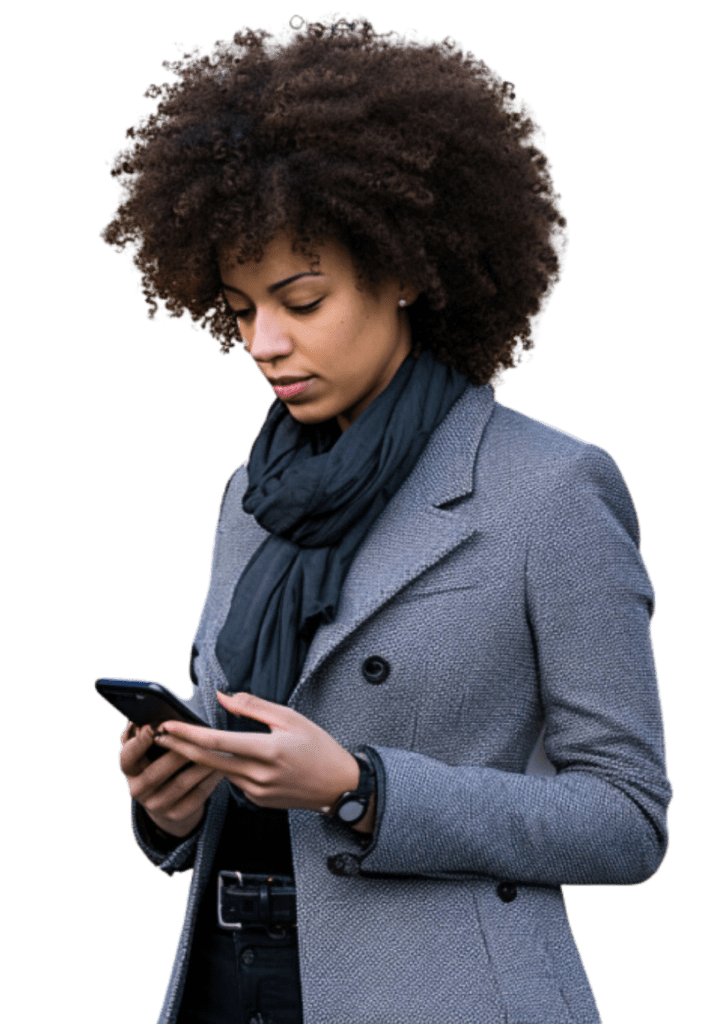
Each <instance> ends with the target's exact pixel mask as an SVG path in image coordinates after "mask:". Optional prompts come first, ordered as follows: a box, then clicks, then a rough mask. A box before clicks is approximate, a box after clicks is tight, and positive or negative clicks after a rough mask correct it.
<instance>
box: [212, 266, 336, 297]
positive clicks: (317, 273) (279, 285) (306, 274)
mask: <svg viewBox="0 0 703 1024" xmlns="http://www.w3.org/2000/svg"><path fill="white" fill-rule="evenodd" d="M300 277H322V274H321V273H320V271H319V270H305V271H303V273H302V274H293V276H292V277H286V278H284V279H283V281H276V283H275V284H271V285H269V287H268V288H267V289H266V290H267V292H268V293H269V295H273V293H274V292H277V291H278V289H279V288H285V286H286V285H287V284H292V283H293V281H297V280H298V278H300ZM220 284H221V285H222V287H223V288H225V289H226V290H227V291H228V292H239V294H240V295H244V292H243V291H241V289H239V288H233V287H232V285H231V284H225V282H224V281H220Z"/></svg>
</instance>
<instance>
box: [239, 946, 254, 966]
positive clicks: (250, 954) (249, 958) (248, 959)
mask: <svg viewBox="0 0 703 1024" xmlns="http://www.w3.org/2000/svg"><path fill="white" fill-rule="evenodd" d="M255 960H256V954H255V953H254V950H253V949H245V950H244V952H243V953H242V963H243V964H246V965H247V967H251V965H252V964H253V963H254V961H255Z"/></svg>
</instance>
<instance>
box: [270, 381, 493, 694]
mask: <svg viewBox="0 0 703 1024" xmlns="http://www.w3.org/2000/svg"><path fill="white" fill-rule="evenodd" d="M494 405H495V401H494V396H493V389H492V388H491V387H490V385H484V386H483V387H469V388H468V390H467V391H465V392H464V394H463V395H462V397H461V398H460V399H458V401H457V402H456V403H455V405H454V406H453V407H452V409H451V410H450V411H449V413H448V414H447V416H446V417H445V418H444V420H443V421H442V423H441V424H440V426H439V427H438V428H437V430H436V431H435V432H434V434H433V435H432V437H431V438H430V441H429V442H428V444H427V447H426V448H425V450H424V451H423V453H422V455H421V456H420V458H419V459H418V462H417V465H416V466H415V468H414V469H413V471H412V473H411V474H410V476H409V477H408V478H407V480H406V481H405V482H404V483H403V485H402V487H401V488H400V489H399V490H398V492H397V493H396V494H395V495H394V496H393V498H392V500H391V501H390V502H389V503H388V505H387V507H386V508H385V510H384V511H383V512H382V513H381V515H380V516H379V517H378V519H377V520H376V522H375V523H374V524H373V527H372V528H371V530H370V532H369V534H368V536H367V538H366V540H365V541H364V542H363V544H362V545H361V546H360V548H359V550H358V551H357V554H356V557H355V559H354V562H353V564H352V567H351V569H350V570H349V573H348V574H347V578H346V580H345V581H344V586H343V588H342V594H341V597H340V603H339V608H338V611H337V617H336V619H335V620H334V622H332V623H330V624H329V625H327V626H321V627H319V628H318V630H317V633H316V634H315V638H314V640H313V642H312V644H311V645H310V650H309V651H308V655H307V658H306V660H305V664H304V666H303V671H302V674H301V677H300V680H299V682H298V684H297V686H296V687H295V689H294V690H293V693H292V694H291V696H290V698H289V701H288V704H289V705H290V706H292V707H294V706H295V703H296V701H297V699H298V697H299V695H300V692H301V689H302V688H303V687H304V686H305V684H306V682H307V681H308V679H309V678H310V677H311V676H312V674H313V673H314V672H315V670H316V669H317V668H318V667H319V665H320V664H321V663H322V662H323V661H324V660H325V658H327V657H328V656H329V655H330V654H331V653H332V651H333V650H334V649H335V648H336V647H338V646H339V644H341V643H342V641H343V640H344V639H345V638H346V637H348V636H349V635H350V634H351V633H352V632H353V631H354V630H355V629H357V628H358V627H359V626H360V625H361V623H362V622H364V621H365V620H366V619H368V618H369V617H370V616H371V615H373V613H374V612H375V611H377V610H378V609H379V608H380V607H381V606H382V605H384V604H385V603H386V602H387V601H388V600H390V599H391V598H392V597H393V595H394V594H396V593H398V591H399V590H401V589H402V588H403V587H405V586H406V585H407V584H408V583H410V581H411V580H413V579H415V577H416V576H419V575H420V573H422V572H424V571H425V570H426V569H428V568H429V567H430V566H431V565H434V563H435V562H437V561H439V559H440V558H443V557H444V556H445V555H447V554H449V552H450V551H452V550H453V549H454V548H455V547H457V546H458V545H459V544H461V543H462V542H463V541H465V540H466V539H467V538H468V537H470V536H471V534H472V533H473V532H474V524H473V519H472V517H471V516H470V515H461V516H460V515H457V514H456V513H455V512H452V511H451V510H450V509H448V508H443V507H442V506H446V505H447V504H449V503H451V502H455V501H457V500H459V499H461V498H464V497H466V496H468V495H469V494H471V491H472V487H473V467H474V461H475V458H476V453H477V451H478V446H479V443H480V440H481V436H482V434H483V430H484V428H485V426H486V424H487V422H488V420H489V418H490V416H491V413H492V412H493V408H494Z"/></svg>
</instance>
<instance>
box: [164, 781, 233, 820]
mask: <svg viewBox="0 0 703 1024" xmlns="http://www.w3.org/2000/svg"><path fill="white" fill-rule="evenodd" d="M221 781H222V776H221V775H220V773H219V772H208V774H207V776H206V777H205V778H204V779H203V780H202V781H201V782H200V783H199V784H198V785H197V786H194V787H193V789H191V790H190V791H189V792H188V793H186V794H185V795H184V796H183V798H182V799H181V800H179V801H178V802H177V803H176V804H174V805H173V806H171V807H168V808H164V809H163V810H161V812H159V811H156V810H154V813H155V814H159V813H160V814H161V816H162V817H164V818H166V820H170V821H174V822H177V821H182V820H183V819H184V818H187V817H189V816H190V815H191V814H193V813H194V812H195V811H197V810H198V808H200V807H202V805H203V804H204V803H205V801H206V800H207V799H208V797H210V796H211V795H212V793H213V792H214V791H215V790H216V789H217V787H218V786H219V784H220V782H221ZM148 809H149V810H152V808H151V807H150V808H148Z"/></svg>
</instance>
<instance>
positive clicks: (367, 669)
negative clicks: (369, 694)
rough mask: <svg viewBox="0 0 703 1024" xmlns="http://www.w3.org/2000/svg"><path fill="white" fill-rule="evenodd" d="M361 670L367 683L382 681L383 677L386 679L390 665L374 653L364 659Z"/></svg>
mask: <svg viewBox="0 0 703 1024" xmlns="http://www.w3.org/2000/svg"><path fill="white" fill-rule="evenodd" d="M361 671H362V674H363V676H364V679H365V680H366V682H367V683H382V682H383V681H384V679H388V676H389V675H390V671H391V667H390V665H389V664H388V662H387V661H386V659H385V658H379V657H378V655H377V654H374V655H372V656H371V657H370V658H367V659H366V661H365V662H364V664H363V665H362V666H361Z"/></svg>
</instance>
